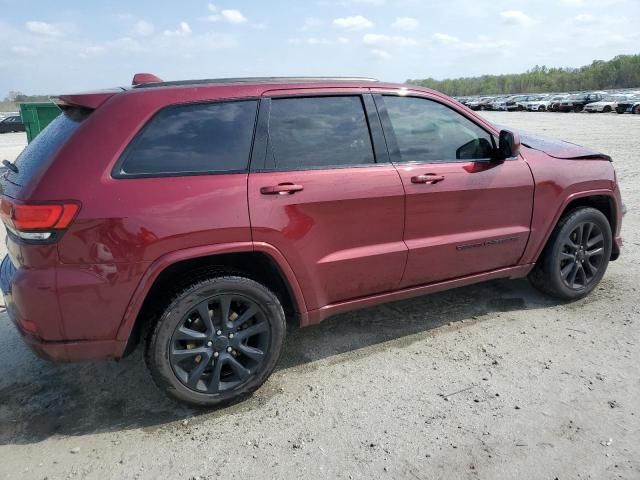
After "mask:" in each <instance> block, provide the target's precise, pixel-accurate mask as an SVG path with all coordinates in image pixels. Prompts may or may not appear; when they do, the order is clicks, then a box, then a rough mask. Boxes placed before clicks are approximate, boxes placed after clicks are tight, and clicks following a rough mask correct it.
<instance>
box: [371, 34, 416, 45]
mask: <svg viewBox="0 0 640 480" xmlns="http://www.w3.org/2000/svg"><path fill="white" fill-rule="evenodd" d="M362 41H363V42H364V44H365V45H370V46H383V47H410V46H413V45H416V44H417V43H418V42H416V41H415V40H414V39H413V38H409V37H401V36H397V35H381V34H377V33H367V34H366V35H365V36H363V37H362Z"/></svg>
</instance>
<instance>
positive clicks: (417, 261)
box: [375, 95, 533, 287]
mask: <svg viewBox="0 0 640 480" xmlns="http://www.w3.org/2000/svg"><path fill="white" fill-rule="evenodd" d="M375 98H376V103H377V104H378V107H379V110H380V113H381V117H382V119H383V126H384V127H385V135H386V138H387V141H388V142H389V143H390V150H391V151H392V161H394V163H395V164H396V167H397V168H398V171H399V173H400V176H401V177H402V182H403V184H404V188H405V191H406V195H407V197H406V225H405V233H404V239H405V242H406V244H407V247H408V248H409V258H408V261H407V268H406V271H405V274H404V276H403V279H402V283H401V287H409V286H414V285H423V284H428V283H434V282H439V281H443V280H448V279H453V278H459V277H463V276H466V275H472V274H476V273H481V272H487V271H490V270H495V269H499V268H503V267H510V266H513V265H516V264H517V262H518V260H519V259H520V257H521V256H522V254H523V252H524V249H525V246H526V244H527V240H528V238H529V232H530V224H531V212H532V205H533V177H532V174H531V171H530V170H529V167H528V165H527V164H526V162H525V161H524V160H522V159H521V158H515V159H509V160H506V161H504V162H502V163H498V162H493V161H491V160H490V158H491V156H492V150H493V148H494V145H495V140H494V138H493V137H492V135H491V134H490V133H489V132H488V131H487V130H485V129H484V128H483V127H481V126H480V125H479V124H478V123H475V122H474V121H472V120H471V119H470V118H468V117H467V116H465V115H463V114H462V113H461V112H459V111H457V110H455V109H454V108H453V107H452V106H447V105H445V104H443V103H439V102H437V101H435V99H433V100H432V99H429V98H425V97H413V96H399V95H376V97H375Z"/></svg>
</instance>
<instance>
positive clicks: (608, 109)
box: [602, 105, 611, 113]
mask: <svg viewBox="0 0 640 480" xmlns="http://www.w3.org/2000/svg"><path fill="white" fill-rule="evenodd" d="M602 111H603V112H604V113H610V112H611V107H610V106H609V105H605V107H604V108H603V109H602Z"/></svg>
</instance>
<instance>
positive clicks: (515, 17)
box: [500, 10, 536, 27]
mask: <svg viewBox="0 0 640 480" xmlns="http://www.w3.org/2000/svg"><path fill="white" fill-rule="evenodd" d="M500 18H501V19H502V23H505V24H507V25H518V26H521V27H529V26H531V25H533V24H535V23H536V22H535V20H534V19H533V18H531V17H530V16H529V15H527V14H526V13H524V12H521V11H520V10H505V11H504V12H500Z"/></svg>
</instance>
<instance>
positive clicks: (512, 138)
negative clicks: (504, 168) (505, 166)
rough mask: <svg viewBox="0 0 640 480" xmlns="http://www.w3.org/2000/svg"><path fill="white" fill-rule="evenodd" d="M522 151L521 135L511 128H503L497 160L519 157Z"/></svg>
mask: <svg viewBox="0 0 640 480" xmlns="http://www.w3.org/2000/svg"><path fill="white" fill-rule="evenodd" d="M519 153H520V135H518V134H517V133H514V132H511V131H509V130H501V131H500V137H499V141H498V150H497V152H496V160H506V159H507V158H513V157H517V156H518V154H519Z"/></svg>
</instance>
